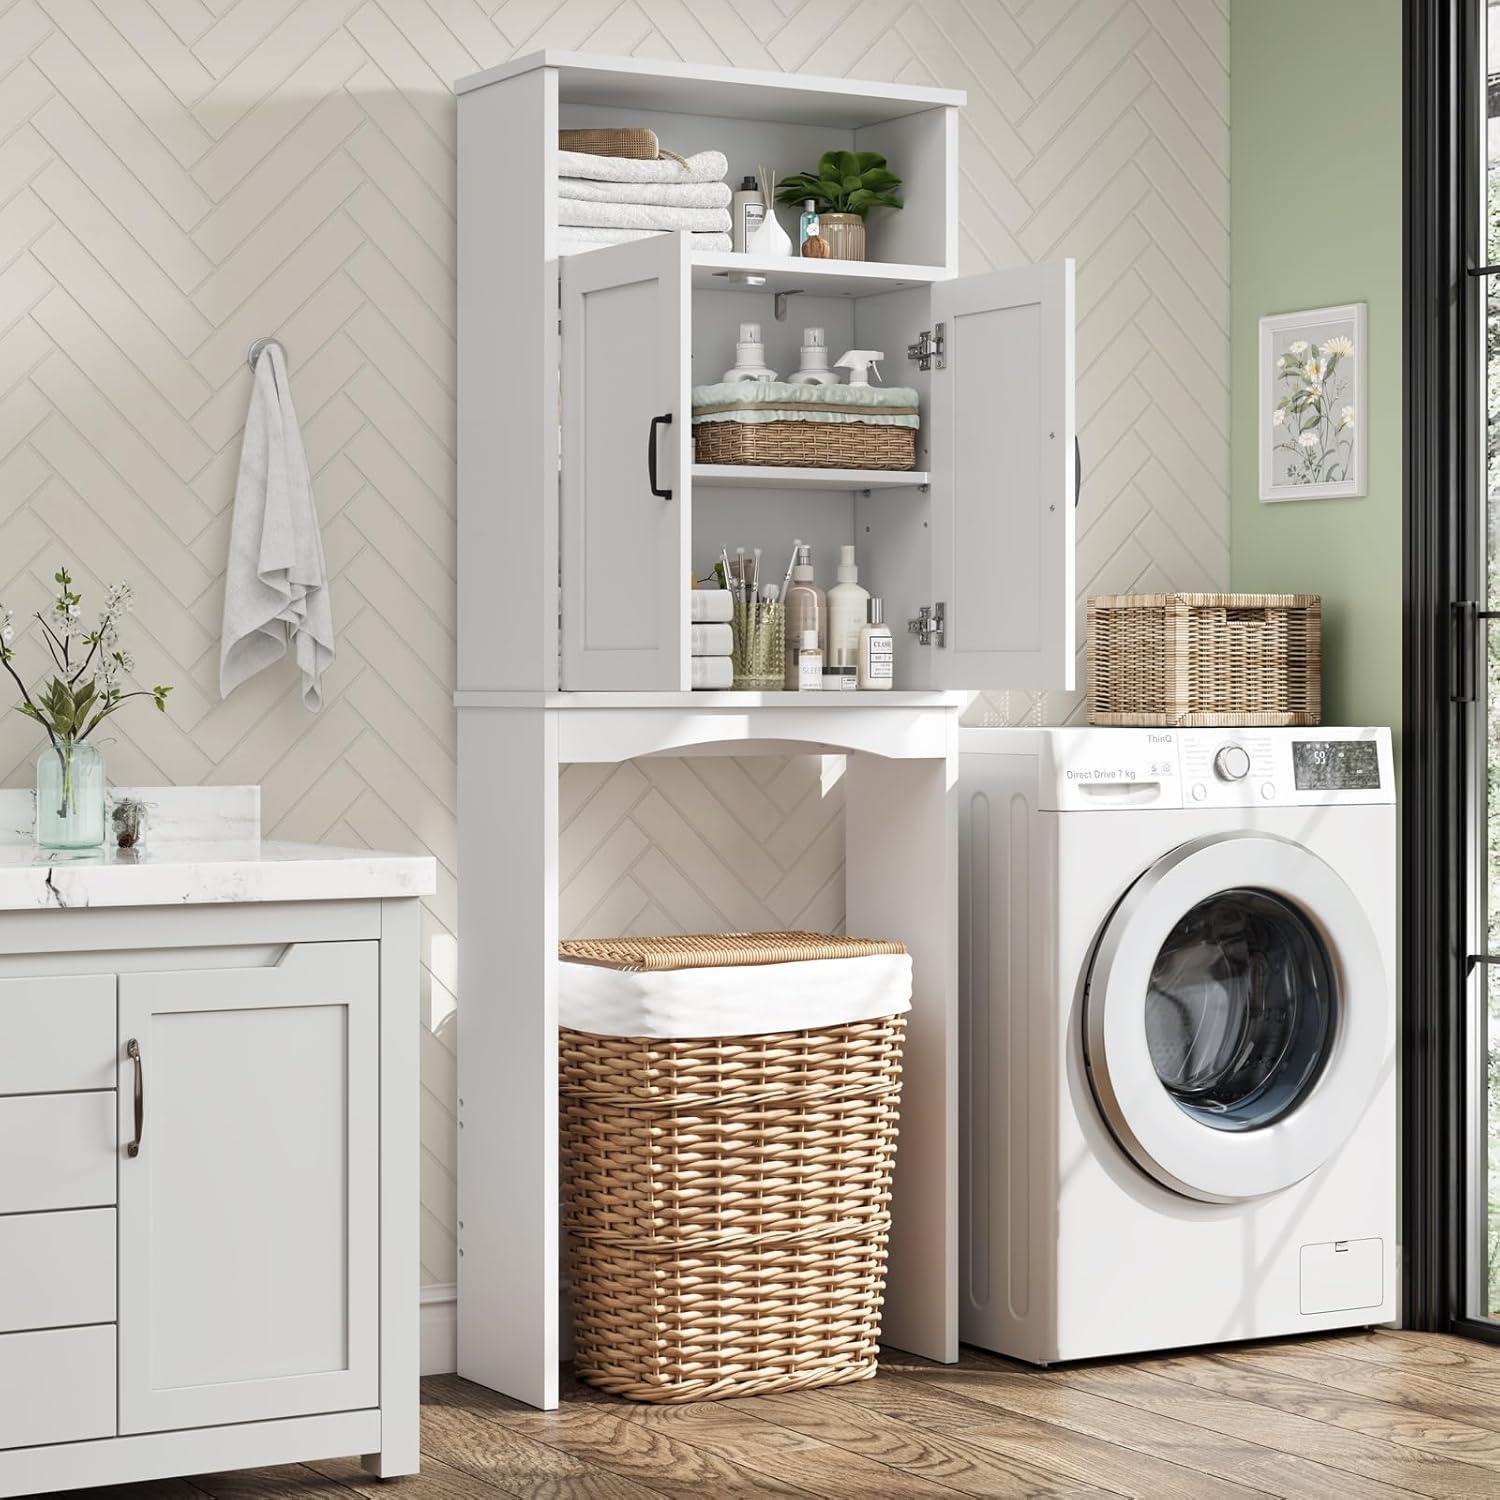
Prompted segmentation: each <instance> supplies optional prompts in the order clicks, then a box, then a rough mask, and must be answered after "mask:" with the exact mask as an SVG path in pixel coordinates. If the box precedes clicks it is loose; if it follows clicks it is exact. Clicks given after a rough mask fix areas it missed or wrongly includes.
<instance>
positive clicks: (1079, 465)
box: [1073, 435, 1083, 510]
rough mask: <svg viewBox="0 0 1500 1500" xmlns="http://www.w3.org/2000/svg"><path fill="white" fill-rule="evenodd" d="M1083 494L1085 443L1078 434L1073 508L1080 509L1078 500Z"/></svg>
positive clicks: (1074, 466)
mask: <svg viewBox="0 0 1500 1500" xmlns="http://www.w3.org/2000/svg"><path fill="white" fill-rule="evenodd" d="M1082 494H1083V444H1082V443H1080V442H1079V441H1078V438H1077V436H1076V435H1075V436H1074V438H1073V508H1074V510H1077V509H1078V501H1079V498H1080V496H1082Z"/></svg>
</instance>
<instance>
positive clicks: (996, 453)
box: [924, 260, 1075, 689]
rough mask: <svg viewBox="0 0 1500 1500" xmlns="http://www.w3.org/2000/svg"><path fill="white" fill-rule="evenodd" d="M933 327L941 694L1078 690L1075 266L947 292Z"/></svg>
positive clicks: (991, 276)
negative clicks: (937, 340)
mask: <svg viewBox="0 0 1500 1500" xmlns="http://www.w3.org/2000/svg"><path fill="white" fill-rule="evenodd" d="M932 317H933V320H934V324H935V325H941V328H942V337H943V351H942V356H941V364H938V363H937V362H934V365H933V369H932V386H931V399H930V402H929V421H930V423H931V433H930V438H931V449H930V454H931V456H930V460H929V463H930V469H931V473H932V574H933V580H932V581H933V602H934V604H938V603H941V604H942V605H943V613H944V624H943V637H942V643H941V644H940V645H939V644H937V643H936V642H934V644H933V646H932V648H931V663H932V677H931V681H932V684H933V686H934V687H942V688H1030V689H1042V688H1049V689H1068V688H1071V687H1072V686H1073V664H1074V663H1073V656H1074V641H1073V637H1074V628H1073V620H1074V610H1075V605H1074V600H1073V534H1074V528H1073V505H1074V500H1075V484H1074V447H1073V262H1072V261H1071V260H1067V261H1061V262H1057V263H1054V264H1050V265H1040V266H1025V267H1021V268H1019V269H1016V270H1010V271H991V272H989V273H988V274H986V275H984V276H966V277H962V278H960V279H958V280H956V281H942V282H938V283H936V284H935V285H934V286H933V288H932ZM924 654H925V653H924Z"/></svg>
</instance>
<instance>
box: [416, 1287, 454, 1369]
mask: <svg viewBox="0 0 1500 1500" xmlns="http://www.w3.org/2000/svg"><path fill="white" fill-rule="evenodd" d="M421 1342H422V1373H423V1374H424V1375H451V1374H452V1373H453V1372H454V1371H455V1370H456V1369H457V1368H458V1288H457V1287H456V1286H452V1285H448V1286H424V1287H423V1288H422V1340H421Z"/></svg>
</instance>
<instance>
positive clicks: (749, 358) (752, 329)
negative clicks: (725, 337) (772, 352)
mask: <svg viewBox="0 0 1500 1500" xmlns="http://www.w3.org/2000/svg"><path fill="white" fill-rule="evenodd" d="M724 379H725V380H775V379H776V371H775V370H772V369H769V368H768V367H767V365H766V346H765V345H764V344H763V343H761V340H760V324H759V323H741V324H740V338H739V342H738V343H737V344H736V345H735V346H734V364H733V365H732V366H731V367H730V368H729V369H727V370H725V372H724Z"/></svg>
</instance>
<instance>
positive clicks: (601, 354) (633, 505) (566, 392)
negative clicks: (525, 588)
mask: <svg viewBox="0 0 1500 1500" xmlns="http://www.w3.org/2000/svg"><path fill="white" fill-rule="evenodd" d="M687 239H688V237H687V236H686V235H685V234H680V235H679V234H657V235H652V236H651V237H650V238H648V239H644V240H637V241H635V242H633V243H631V244H626V245H612V246H609V247H608V248H606V249H602V250H590V251H588V252H586V253H584V254H581V255H570V256H566V257H564V258H563V260H562V263H561V266H562V268H561V279H562V432H563V436H562V476H561V478H562V485H561V490H562V516H561V536H560V537H559V546H560V550H561V554H562V685H563V687H564V688H567V689H570V690H583V689H598V690H606V691H617V692H625V691H631V692H639V691H651V690H655V691H662V692H676V691H677V690H679V689H681V688H685V687H688V686H689V685H690V683H689V677H688V670H689V668H688V627H687V614H688V597H687V595H688V589H689V587H690V585H689V582H688V578H689V569H690V567H691V553H690V547H689V541H690V530H691V528H690V524H689V496H688V485H689V481H690V477H691V463H690V457H689V454H690V451H691V450H690V445H691V441H692V412H691V409H690V407H689V404H688V370H689V355H688V350H689V345H690V339H689V329H690V326H691V324H690V311H689V308H690V299H691V295H692V289H691V263H690V261H689V258H688V246H687ZM653 471H654V472H653ZM653 480H654V485H653Z"/></svg>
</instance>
